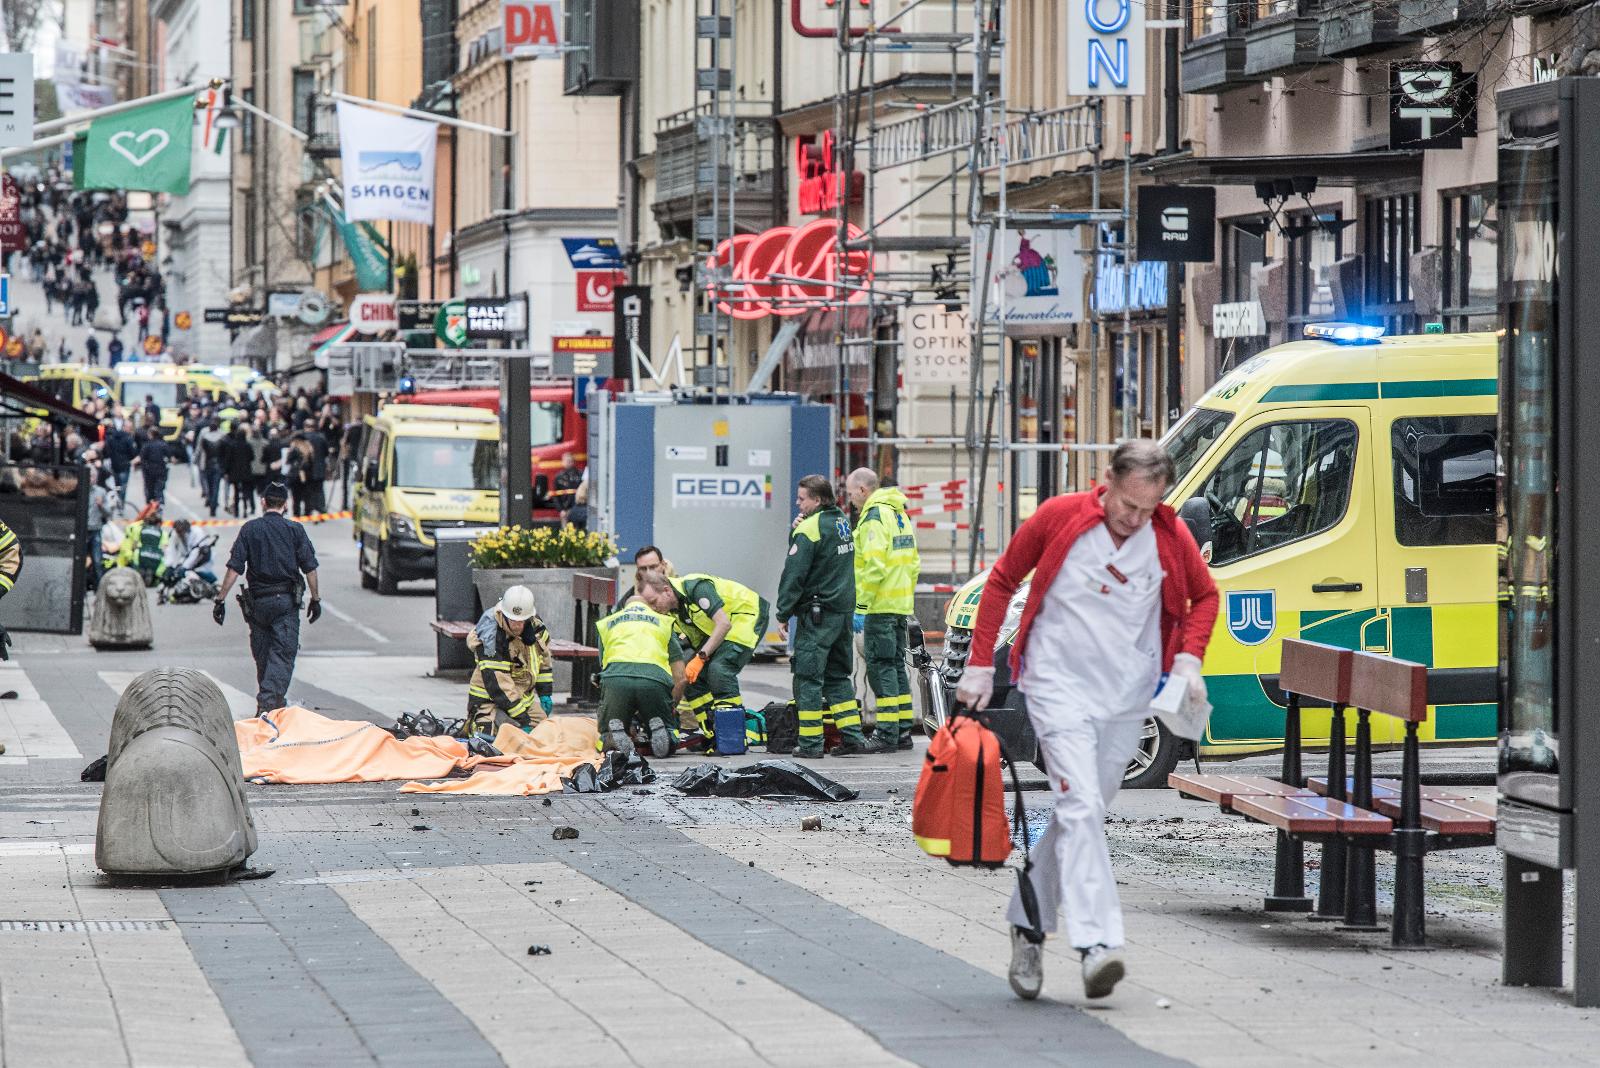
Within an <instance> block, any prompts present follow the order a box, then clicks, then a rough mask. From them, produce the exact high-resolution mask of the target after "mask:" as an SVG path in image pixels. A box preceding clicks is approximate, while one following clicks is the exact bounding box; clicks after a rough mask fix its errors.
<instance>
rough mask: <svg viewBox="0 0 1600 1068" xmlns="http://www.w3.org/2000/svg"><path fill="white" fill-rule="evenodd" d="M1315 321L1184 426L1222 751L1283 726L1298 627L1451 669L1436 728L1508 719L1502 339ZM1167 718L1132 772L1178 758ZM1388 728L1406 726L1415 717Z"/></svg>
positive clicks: (1485, 731)
mask: <svg viewBox="0 0 1600 1068" xmlns="http://www.w3.org/2000/svg"><path fill="white" fill-rule="evenodd" d="M1306 333H1307V335H1308V336H1307V338H1306V340H1303V341H1298V342H1293V343H1291V344H1287V345H1281V346H1278V347H1277V348H1274V349H1270V350H1268V351H1266V352H1263V353H1261V354H1260V355H1258V356H1256V357H1254V358H1252V359H1250V360H1248V361H1246V362H1245V363H1243V364H1241V365H1240V366H1239V367H1237V368H1235V369H1234V370H1233V371H1231V372H1230V373H1229V374H1227V375H1226V377H1224V378H1223V379H1222V380H1221V381H1220V382H1218V383H1217V384H1216V386H1215V387H1213V388H1212V389H1211V391H1210V392H1208V393H1207V394H1206V395H1205V396H1204V397H1203V398H1202V399H1201V400H1200V402H1199V403H1198V404H1197V405H1196V406H1195V407H1194V408H1193V409H1192V410H1191V411H1190V412H1189V413H1188V414H1187V415H1186V416H1185V417H1184V418H1183V420H1182V421H1181V422H1180V423H1179V424H1178V425H1177V426H1175V427H1173V429H1172V430H1171V431H1170V432H1169V433H1168V435H1167V437H1166V439H1165V444H1166V446H1167V448H1168V450H1169V451H1170V452H1171V453H1172V456H1173V459H1174V461H1175V462H1176V464H1177V469H1178V478H1177V481H1176V482H1175V483H1174V485H1173V489H1172V492H1171V493H1170V494H1169V495H1168V497H1167V503H1169V504H1170V505H1172V506H1173V507H1174V508H1176V509H1178V511H1179V514H1180V516H1182V517H1183V518H1184V520H1185V521H1186V522H1187V523H1188V525H1189V527H1190V529H1191V530H1194V531H1196V532H1197V540H1198V541H1199V542H1200V544H1201V549H1202V553H1203V554H1204V555H1205V556H1206V558H1207V561H1208V562H1209V564H1210V566H1211V573H1212V577H1213V578H1214V579H1215V580H1216V583H1217V588H1218V590H1219V592H1220V594H1221V599H1222V604H1221V611H1220V612H1219V614H1218V617H1217V624H1216V629H1215V631H1214V632H1213V634H1212V639H1211V646H1210V648H1209V650H1208V651H1207V653H1206V659H1205V669H1204V670H1205V675H1206V686H1207V689H1208V691H1209V693H1210V697H1211V702H1212V704H1213V706H1214V707H1215V712H1214V713H1213V715H1212V717H1211V724H1210V727H1209V728H1208V731H1207V735H1206V738H1205V739H1204V741H1203V743H1202V752H1205V753H1211V754H1213V755H1221V754H1225V753H1241V752H1247V751H1250V750H1252V749H1261V748H1267V747H1272V746H1276V745H1278V744H1280V743H1281V742H1282V738H1283V708H1282V706H1281V705H1280V704H1279V703H1278V700H1279V699H1281V695H1280V694H1279V693H1278V691H1277V689H1276V686H1275V685H1274V683H1275V680H1276V675H1277V672H1278V668H1279V657H1280V651H1281V643H1282V641H1283V639H1284V638H1293V637H1299V638H1304V639H1307V640H1310V641H1320V642H1326V643H1328V644H1331V645H1339V646H1344V647H1346V648H1355V649H1366V650H1371V651H1374V652H1383V653H1389V654H1392V655H1394V656H1398V657H1401V658H1403V659H1406V660H1413V661H1416V662H1418V663H1422V664H1426V665H1428V666H1429V667H1431V668H1440V669H1450V670H1448V671H1443V672H1439V673H1438V675H1439V676H1440V677H1439V678H1438V679H1437V680H1436V681H1435V683H1434V686H1435V692H1436V693H1439V694H1440V695H1441V696H1442V697H1443V698H1444V699H1445V700H1447V701H1449V700H1451V699H1454V700H1455V701H1456V702H1457V703H1445V704H1440V705H1438V706H1436V707H1435V709H1434V710H1433V714H1432V715H1430V716H1429V718H1428V721H1427V722H1426V723H1425V724H1424V725H1423V726H1422V735H1423V738H1424V740H1427V741H1433V742H1440V743H1446V742H1450V743H1466V742H1479V741H1485V740H1488V739H1492V738H1493V737H1494V736H1495V733H1496V729H1497V723H1496V714H1495V704H1494V699H1493V693H1494V682H1493V680H1494V677H1495V671H1496V660H1497V656H1498V651H1497V650H1498V646H1497V626H1498V624H1497V619H1496V610H1495V597H1496V584H1497V565H1496V556H1495V552H1496V550H1495V486H1496V467H1495V421H1496V412H1497V394H1498V382H1497V378H1496V374H1497V366H1498V361H1497V348H1496V342H1497V339H1496V338H1495V336H1494V335H1493V334H1423V335H1415V336H1406V337H1383V336H1381V333H1382V332H1381V330H1379V329H1378V328H1375V327H1367V326H1362V325H1359V324H1348V323H1322V324H1316V325H1314V326H1310V327H1307V329H1306ZM984 577H985V576H983V575H980V576H978V577H976V578H974V579H973V580H972V581H971V582H969V583H968V584H967V585H966V586H965V587H963V588H962V589H961V590H960V591H959V592H958V593H957V594H956V596H955V597H954V599H953V600H952V601H951V604H950V608H949V610H948V614H947V617H946V625H947V627H948V631H947V635H948V637H947V660H948V656H949V654H950V653H951V652H954V654H955V655H956V656H958V657H960V658H961V659H963V660H964V658H965V651H966V643H968V642H970V635H971V627H972V621H973V618H974V617H975V615H976V611H977V604H978V601H979V597H980V594H981V590H982V580H983V578H984ZM1022 596H1023V594H1022V593H1021V592H1020V591H1019V594H1018V600H1017V602H1016V603H1015V604H1014V605H1013V606H1012V607H1013V611H1012V613H1011V615H1010V617H1009V619H1008V622H1009V624H1010V626H1009V628H1008V631H1009V632H1008V631H1002V634H1001V638H1002V642H1003V643H1004V642H1007V641H1009V638H1010V636H1011V633H1014V631H1015V625H1016V622H1015V621H1016V620H1017V619H1018V618H1020V612H1021V597H1022ZM952 640H953V643H954V644H953V648H952V647H951V646H950V643H951V641H952ZM951 668H952V665H950V664H949V663H948V662H947V663H946V664H945V666H944V670H943V671H942V672H940V674H941V675H942V677H943V678H944V679H946V680H949V679H951ZM955 674H956V676H957V677H958V676H959V671H957V672H955ZM951 684H952V685H953V683H951ZM1016 700H1017V699H1016V698H1013V699H1012V701H1013V702H1014V701H1016ZM935 703H937V702H935ZM1349 719H1350V720H1351V721H1352V724H1351V725H1352V729H1353V720H1354V717H1349ZM1380 721H1382V722H1380ZM1328 725H1329V714H1328V713H1327V712H1326V711H1320V712H1318V711H1308V712H1307V714H1306V718H1305V735H1306V738H1307V740H1309V741H1315V740H1316V739H1317V738H1319V737H1320V738H1322V739H1323V740H1326V739H1327V737H1328ZM1150 727H1151V729H1150V730H1149V731H1147V734H1148V735H1149V737H1148V738H1147V739H1146V743H1145V745H1144V747H1143V748H1142V749H1141V752H1140V755H1139V757H1138V758H1137V759H1136V761H1135V766H1134V767H1130V778H1129V780H1128V781H1129V784H1130V785H1159V784H1162V783H1165V781H1166V774H1167V772H1168V771H1169V770H1171V767H1172V765H1173V764H1175V763H1176V760H1177V758H1178V756H1177V754H1178V751H1179V748H1180V747H1179V746H1178V744H1177V743H1176V739H1174V738H1172V737H1171V736H1170V735H1168V734H1167V733H1166V729H1165V727H1158V726H1157V724H1156V723H1155V721H1151V724H1150ZM1372 728H1373V736H1374V740H1375V741H1398V740H1399V737H1400V728H1401V725H1400V724H1399V721H1392V722H1391V721H1389V720H1388V719H1387V717H1383V716H1377V717H1374V722H1373V725H1372ZM1136 780H1137V781H1136Z"/></svg>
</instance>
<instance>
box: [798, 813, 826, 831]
mask: <svg viewBox="0 0 1600 1068" xmlns="http://www.w3.org/2000/svg"><path fill="white" fill-rule="evenodd" d="M800 829H801V830H802V831H820V830H822V817H821V816H807V817H806V818H805V819H803V820H801V821H800Z"/></svg>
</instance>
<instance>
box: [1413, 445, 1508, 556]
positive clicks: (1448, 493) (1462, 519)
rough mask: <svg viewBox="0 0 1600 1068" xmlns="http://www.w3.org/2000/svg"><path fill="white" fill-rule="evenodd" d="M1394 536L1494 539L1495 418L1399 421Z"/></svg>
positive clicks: (1461, 541) (1420, 541)
mask: <svg viewBox="0 0 1600 1068" xmlns="http://www.w3.org/2000/svg"><path fill="white" fill-rule="evenodd" d="M1391 436H1392V441H1393V447H1394V536H1395V540H1397V541H1398V542H1399V543H1400V544H1401V545H1412V546H1428V545H1488V544H1490V543H1492V542H1493V541H1494V507H1495V418H1494V416H1492V415H1458V416H1447V417H1433V416H1406V417H1404V418H1401V419H1396V420H1395V421H1394V428H1393V431H1392V434H1391Z"/></svg>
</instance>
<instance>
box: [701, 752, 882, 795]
mask: <svg viewBox="0 0 1600 1068" xmlns="http://www.w3.org/2000/svg"><path fill="white" fill-rule="evenodd" d="M672 787H673V789H675V790H679V791H681V792H683V793H685V794H688V795H689V796H691V797H799V798H806V799H808V800H812V801H854V800H855V799H856V798H857V797H859V796H860V795H859V794H858V793H857V792H856V791H855V790H852V789H850V788H849V787H848V786H844V785H841V784H840V783H836V782H834V781H833V780H832V779H830V778H828V777H827V776H826V775H819V774H818V773H817V772H815V771H812V770H811V769H810V768H808V767H804V766H802V765H800V764H797V763H795V762H794V761H792V760H758V761H756V762H755V763H754V764H746V765H745V766H744V767H742V768H725V767H721V766H719V765H717V764H709V763H708V764H696V765H694V766H693V767H690V768H686V769H684V771H683V772H682V773H681V774H679V776H678V777H677V778H676V779H673V780H672Z"/></svg>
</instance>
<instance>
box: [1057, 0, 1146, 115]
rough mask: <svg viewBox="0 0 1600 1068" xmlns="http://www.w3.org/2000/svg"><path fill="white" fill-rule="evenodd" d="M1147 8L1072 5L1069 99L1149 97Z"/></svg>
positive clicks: (1086, 0) (1133, 2) (1130, 3)
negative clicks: (1146, 77)
mask: <svg viewBox="0 0 1600 1068" xmlns="http://www.w3.org/2000/svg"><path fill="white" fill-rule="evenodd" d="M1144 7H1145V6H1144V4H1143V3H1140V2H1138V0H1067V95H1068V96H1143V95H1144Z"/></svg>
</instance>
